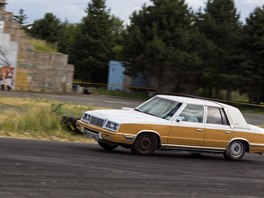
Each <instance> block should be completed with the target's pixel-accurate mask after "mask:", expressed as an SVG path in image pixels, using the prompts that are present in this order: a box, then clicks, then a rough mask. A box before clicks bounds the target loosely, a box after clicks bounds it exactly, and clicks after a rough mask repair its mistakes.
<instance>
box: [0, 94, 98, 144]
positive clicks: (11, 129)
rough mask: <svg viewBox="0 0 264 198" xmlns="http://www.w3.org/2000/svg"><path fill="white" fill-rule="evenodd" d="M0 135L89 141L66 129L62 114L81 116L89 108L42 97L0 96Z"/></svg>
mask: <svg viewBox="0 0 264 198" xmlns="http://www.w3.org/2000/svg"><path fill="white" fill-rule="evenodd" d="M0 109H1V114H0V118H1V119H0V136H2V137H20V138H21V137H22V138H36V139H48V140H67V141H82V142H87V141H89V140H88V139H87V138H86V137H84V135H80V134H76V133H72V132H69V131H67V130H66V129H65V128H64V127H63V126H62V125H61V118H62V116H63V115H68V116H73V117H80V116H81V115H82V114H83V112H84V111H86V110H91V109H93V108H92V107H86V106H80V105H72V104H66V103H60V102H58V101H51V100H41V99H37V100H34V99H16V98H7V97H0Z"/></svg>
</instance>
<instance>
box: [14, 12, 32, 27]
mask: <svg viewBox="0 0 264 198" xmlns="http://www.w3.org/2000/svg"><path fill="white" fill-rule="evenodd" d="M27 19H28V17H27V15H26V14H25V12H24V10H23V9H20V10H19V12H18V15H14V16H13V20H14V21H15V22H17V23H19V24H20V27H21V28H22V29H24V30H27V29H28V27H29V26H30V25H29V24H28V23H27Z"/></svg>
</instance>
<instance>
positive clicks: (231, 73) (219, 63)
mask: <svg viewBox="0 0 264 198" xmlns="http://www.w3.org/2000/svg"><path fill="white" fill-rule="evenodd" d="M197 26H198V27H199V30H200V32H201V33H202V34H203V35H204V36H205V46H204V47H205V48H204V49H202V50H201V51H200V54H201V56H202V58H203V60H204V65H203V66H204V68H203V76H202V79H203V80H202V85H203V89H204V90H205V92H206V96H208V97H216V98H218V97H219V96H218V91H219V90H223V89H225V90H227V99H231V90H234V89H237V88H239V79H240V77H239V70H240V68H239V65H240V61H241V60H240V58H241V57H240V49H239V42H240V37H241V29H242V24H241V23H240V22H239V15H238V14H237V11H236V9H235V7H234V2H233V0H217V1H216V0H208V1H207V4H206V8H205V12H204V13H201V12H200V13H198V20H197ZM213 92H214V93H213Z"/></svg>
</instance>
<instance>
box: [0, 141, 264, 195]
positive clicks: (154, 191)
mask: <svg viewBox="0 0 264 198" xmlns="http://www.w3.org/2000/svg"><path fill="white" fill-rule="evenodd" d="M0 152H1V153H0V167H1V168H0V197H1V198H28V197H37V198H42V197H43V198H68V197H69V198H71V197H76V198H82V197H99V198H101V197H102V198H108V197H110V198H124V197H125V198H130V197H131V198H137V197H142V198H145V197H146V198H148V197H150V198H156V197H157V198H160V197H166V198H167V197H173V198H175V197H176V198H177V197H180V198H185V197H186V198H198V197H199V198H200V197H201V198H208V197H209V198H211V197H212V198H220V197H221V198H226V197H230V198H263V196H264V157H263V156H259V155H254V154H247V155H246V156H245V158H244V159H243V160H242V161H239V162H232V161H226V160H224V158H223V157H222V155H209V154H208V155H205V154H204V155H202V156H199V157H194V156H192V155H190V154H188V153H178V152H156V153H155V154H154V155H153V156H147V157H143V156H136V155H133V154H132V153H131V152H130V151H129V150H126V149H123V148H118V149H117V150H115V151H113V152H106V151H103V150H102V149H101V148H100V147H99V146H98V145H97V144H83V143H63V142H49V141H36V140H34V141H33V140H18V139H5V138H1V139H0Z"/></svg>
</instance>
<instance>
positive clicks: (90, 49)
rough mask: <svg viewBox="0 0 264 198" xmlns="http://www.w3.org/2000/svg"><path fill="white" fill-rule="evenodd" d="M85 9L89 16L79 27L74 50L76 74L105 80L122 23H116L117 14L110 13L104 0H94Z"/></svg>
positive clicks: (91, 78)
mask: <svg viewBox="0 0 264 198" xmlns="http://www.w3.org/2000/svg"><path fill="white" fill-rule="evenodd" d="M85 12H86V14H87V16H85V17H84V18H83V19H82V22H81V24H80V25H79V27H78V28H77V31H76V38H75V43H74V45H73V48H72V49H73V51H72V53H71V56H72V61H73V64H74V65H75V78H76V79H80V80H84V81H92V82H106V81H107V73H108V62H109V60H110V58H111V57H112V56H113V54H112V52H113V48H114V46H116V38H117V37H116V34H118V31H119V28H120V27H119V25H120V24H119V23H117V18H115V17H113V16H111V15H110V10H107V8H106V6H105V0H92V1H91V2H90V3H89V4H88V7H87V8H86V10H85ZM119 22H120V20H119ZM117 24H119V25H117Z"/></svg>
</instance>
